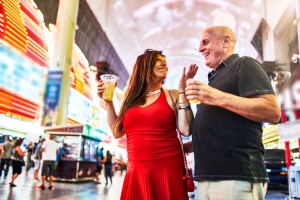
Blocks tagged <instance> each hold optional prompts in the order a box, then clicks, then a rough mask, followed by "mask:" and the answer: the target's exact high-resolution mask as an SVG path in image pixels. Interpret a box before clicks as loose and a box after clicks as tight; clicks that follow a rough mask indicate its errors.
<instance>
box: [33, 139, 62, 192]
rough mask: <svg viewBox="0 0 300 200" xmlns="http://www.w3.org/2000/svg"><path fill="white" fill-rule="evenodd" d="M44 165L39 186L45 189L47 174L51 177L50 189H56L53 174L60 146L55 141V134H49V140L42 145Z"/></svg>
mask: <svg viewBox="0 0 300 200" xmlns="http://www.w3.org/2000/svg"><path fill="white" fill-rule="evenodd" d="M41 151H42V152H43V153H42V157H43V166H42V184H41V185H39V186H37V188H40V189H41V190H45V188H46V187H45V182H46V176H48V177H49V186H48V189H49V190H52V189H54V184H53V176H54V175H55V172H56V154H57V153H58V152H59V146H58V144H57V142H56V141H54V135H50V136H49V140H46V141H45V142H44V143H43V144H42V147H41Z"/></svg>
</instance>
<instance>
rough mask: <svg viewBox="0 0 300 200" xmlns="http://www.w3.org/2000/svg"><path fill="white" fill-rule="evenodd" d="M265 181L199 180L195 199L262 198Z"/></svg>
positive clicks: (235, 199)
mask: <svg viewBox="0 0 300 200" xmlns="http://www.w3.org/2000/svg"><path fill="white" fill-rule="evenodd" d="M267 187H268V184H267V183H251V182H247V181H235V180H228V181H201V182H198V187H197V200H263V199H265V195H266V192H267Z"/></svg>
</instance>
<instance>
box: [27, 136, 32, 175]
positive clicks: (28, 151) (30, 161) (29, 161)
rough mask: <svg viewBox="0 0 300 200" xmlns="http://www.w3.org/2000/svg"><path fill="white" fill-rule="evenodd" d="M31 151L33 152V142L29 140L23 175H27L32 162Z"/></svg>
mask: <svg viewBox="0 0 300 200" xmlns="http://www.w3.org/2000/svg"><path fill="white" fill-rule="evenodd" d="M32 153H33V143H32V142H31V141H30V142H29V143H28V146H27V156H26V168H25V171H26V172H25V176H28V172H29V170H30V168H31V167H32V164H33V163H32V160H31V156H32Z"/></svg>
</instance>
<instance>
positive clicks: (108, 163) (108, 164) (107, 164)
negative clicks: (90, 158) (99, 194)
mask: <svg viewBox="0 0 300 200" xmlns="http://www.w3.org/2000/svg"><path fill="white" fill-rule="evenodd" d="M112 157H113V156H112V155H111V153H110V151H107V152H106V156H105V158H104V160H103V161H102V162H103V163H104V168H105V179H106V183H105V185H107V184H108V180H107V178H108V177H109V179H110V183H111V184H112Z"/></svg>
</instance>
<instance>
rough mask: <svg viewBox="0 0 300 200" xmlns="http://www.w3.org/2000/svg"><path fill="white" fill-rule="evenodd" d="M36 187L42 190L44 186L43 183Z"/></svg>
mask: <svg viewBox="0 0 300 200" xmlns="http://www.w3.org/2000/svg"><path fill="white" fill-rule="evenodd" d="M36 188H40V189H41V190H44V189H45V186H44V185H40V186H37V187H36Z"/></svg>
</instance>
